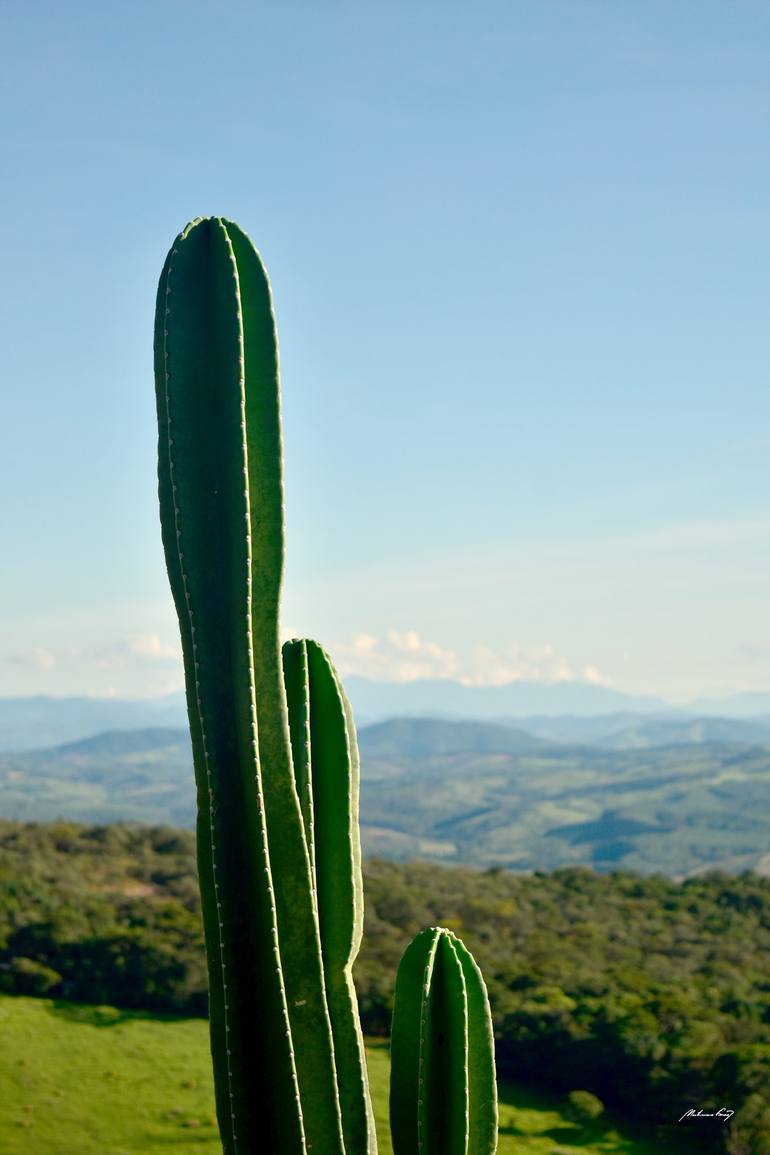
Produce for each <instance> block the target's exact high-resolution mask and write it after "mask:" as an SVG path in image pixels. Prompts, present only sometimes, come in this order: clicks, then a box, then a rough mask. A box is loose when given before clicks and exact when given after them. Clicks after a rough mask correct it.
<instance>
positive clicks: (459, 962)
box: [390, 927, 497, 1155]
mask: <svg viewBox="0 0 770 1155" xmlns="http://www.w3.org/2000/svg"><path fill="white" fill-rule="evenodd" d="M391 1063H392V1066H391V1080H390V1128H391V1133H392V1136H393V1150H394V1152H395V1155H417V1153H418V1152H419V1153H420V1155H493V1153H494V1151H495V1149H496V1146H497V1089H496V1085H495V1060H494V1040H493V1036H492V1020H491V1017H490V1013H489V1003H488V1000H487V992H486V987H485V985H484V980H483V978H482V976H481V971H480V970H479V968H478V967H477V966H476V963H475V962H474V960H473V957H472V956H471V954H470V952H469V951H468V950H467V949H466V948H465V946H464V945H463V944H462V942H461V941H460V939H459V938H457V937H456V936H455V935H454V934H452V932H451V931H448V930H444V929H442V928H441V927H432V928H431V929H429V930H424V931H422V933H421V934H418V935H417V937H416V938H415V939H414V940H413V941H412V943H411V944H410V945H409V946H408V947H407V949H406V951H405V953H404V957H403V958H402V960H401V963H400V965H399V968H398V975H397V977H396V1001H395V1006H394V1009H393V1029H392V1032H391Z"/></svg>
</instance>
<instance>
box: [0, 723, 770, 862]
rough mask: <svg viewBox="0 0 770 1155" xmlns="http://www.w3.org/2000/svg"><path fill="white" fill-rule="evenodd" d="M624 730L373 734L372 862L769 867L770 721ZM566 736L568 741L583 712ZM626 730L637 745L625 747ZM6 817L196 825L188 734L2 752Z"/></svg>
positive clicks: (367, 809) (466, 728)
mask: <svg viewBox="0 0 770 1155" xmlns="http://www.w3.org/2000/svg"><path fill="white" fill-rule="evenodd" d="M595 721H596V722H597V725H595V727H594V739H595V741H597V743H598V741H599V740H600V739H601V736H602V731H601V728H600V727H598V720H595ZM621 721H622V725H621V724H620V723H619V720H618V718H617V716H611V717H609V718H607V719H605V724H604V726H605V728H604V737H605V744H604V745H600V744H596V745H593V746H590V745H586V744H580V743H575V742H562V743H558V742H556V741H554V740H553V739H551V740H548V739H545V738H544V737H542V736H539V735H532V734H530V733H528V732H527V731H526V730H525V729H524V728H523V727H514V726H507V725H502V724H499V723H485V722H458V721H446V720H443V719H413V718H406V719H405V718H400V719H393V720H391V721H389V722H385V723H378V724H375V725H372V726H367V727H363V728H362V730H361V731H360V736H359V737H360V747H361V759H362V779H363V782H362V794H361V808H362V810H361V818H362V833H363V843H364V849H365V851H366V853H368V854H379V855H383V856H386V857H391V858H396V859H408V858H415V857H426V858H434V859H439V860H442V861H445V862H469V863H475V864H478V865H489V864H504V865H508V866H511V867H513V868H516V869H522V870H533V869H550V868H553V867H556V866H560V865H566V864H572V863H586V864H588V865H591V866H593V867H595V868H596V869H599V870H608V869H613V868H615V867H620V866H622V867H624V868H628V869H636V870H641V871H647V872H649V871H655V870H659V871H662V872H664V873H669V874H674V875H681V874H687V873H691V872H696V871H699V870H702V869H704V868H706V867H707V866H713V865H721V866H723V867H724V868H725V869H731V870H740V869H744V868H747V867H754V868H758V869H762V870H764V869H765V868H766V866H768V865H770V855H768V854H767V849H768V846H770V806H769V805H768V802H770V734H768V739H767V742H766V743H765V744H762V743H759V742H757V741H756V737H757V734H758V733H763V732H764V731H763V729H762V727H761V726H759V724H758V723H755V722H752V723H750V724H748V725H747V724H745V723H742V722H740V721H736V720H728V721H729V723H730V724H729V726H728V725H727V724H726V721H725V720H722V722H723V723H725V724H720V726H719V727H718V728H717V732H718V733H720V734H722V735H723V736H724V737H725V739H727V738H728V737H729V738H730V740H724V741H720V742H715V741H707V740H705V739H706V738H707V737H708V735H709V734H710V733H711V729H710V724H709V725H706V724H698V725H693V724H689V728H688V727H685V728H684V729H680V730H678V731H677V733H678V734H679V736H680V737H681V736H686V735H692V734H695V735H696V736H698V735H699V736H700V739H701V740H700V741H695V742H690V743H689V744H684V743H682V744H676V743H672V742H671V741H670V738H671V734H670V732H669V730H668V729H667V727H665V726H664V729H663V735H664V736H665V737H666V739H667V742H666V744H665V745H661V746H654V745H650V746H644V745H641V744H640V743H639V729H640V728H642V729H643V724H642V723H637V724H636V728H635V729H634V727H633V726H632V725H631V724H630V722H629V718H628V717H627V716H624V717H623V719H622V720H621ZM550 725H551V730H552V731H553V730H554V729H555V726H554V722H553V720H550ZM655 725H657V723H656V724H655ZM565 730H566V732H567V734H568V735H569V736H571V735H572V733H573V732H574V719H566V720H565ZM629 730H630V731H631V733H632V736H633V738H634V741H635V743H636V744H635V746H634V747H633V748H630V749H628V748H627V749H617V748H615V747H614V745H613V744H614V743H617V742H618V741H619V738H618V735H619V734H624V733H626V734H627V733H629ZM768 730H770V726H769V727H768ZM657 732H658V731H657V730H655V728H654V726H653V730H652V731H651V733H650V734H648V737H651V736H654V735H655V733H657ZM742 734H743V737H744V739H745V740H741V735H742ZM0 815H1V816H4V817H8V818H19V819H24V820H27V821H45V820H54V819H57V818H60V817H61V818H69V819H72V820H79V821H85V822H114V821H123V820H126V821H138V822H146V823H158V822H165V823H169V824H172V825H181V826H188V827H191V826H193V825H194V821H195V787H194V779H193V772H192V754H191V748H190V739H189V734H188V732H187V731H186V730H183V729H173V730H170V729H164V728H154V729H150V730H143V731H130V730H121V731H108V732H106V733H104V734H101V735H96V736H91V737H89V738H87V739H83V740H80V741H77V742H72V743H66V744H63V745H60V746H57V747H54V748H51V749H47V750H38V751H26V752H21V753H17V754H13V755H8V754H6V755H0Z"/></svg>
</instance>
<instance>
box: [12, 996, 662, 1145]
mask: <svg viewBox="0 0 770 1155" xmlns="http://www.w3.org/2000/svg"><path fill="white" fill-rule="evenodd" d="M369 1058H370V1070H371V1082H372V1094H373V1098H374V1105H375V1116H376V1120H377V1129H378V1134H379V1137H380V1155H391V1147H390V1141H389V1139H388V1138H387V1134H388V1127H387V1112H388V1107H387V1101H388V1100H387V1087H388V1052H387V1048H386V1047H385V1046H383V1045H380V1044H377V1043H376V1042H375V1043H372V1045H371V1047H370V1049H369ZM0 1088H2V1093H1V1094H0V1151H2V1152H3V1155H75V1153H77V1155H171V1153H174V1155H218V1153H219V1152H220V1151H221V1148H220V1146H219V1142H218V1138H217V1130H216V1125H215V1122H214V1104H213V1094H212V1085H211V1072H210V1066H209V1052H208V1032H207V1026H206V1024H205V1023H204V1022H202V1021H201V1020H199V1019H182V1020H180V1019H174V1020H172V1019H161V1018H158V1017H156V1016H152V1015H137V1014H125V1013H123V1012H121V1011H117V1010H114V1009H112V1008H111V1007H84V1006H75V1005H71V1004H63V1003H55V1002H51V1001H50V1000H44V999H26V998H11V997H8V996H0ZM501 1100H502V1101H501V1108H500V1145H499V1149H498V1150H499V1155H569V1153H575V1155H576V1153H577V1152H582V1155H653V1152H654V1150H655V1148H654V1147H653V1146H652V1145H648V1144H644V1143H640V1142H638V1141H632V1140H631V1139H624V1138H622V1137H621V1136H620V1135H619V1134H618V1133H617V1132H616V1131H614V1130H612V1129H608V1130H606V1131H604V1132H603V1133H601V1134H596V1133H595V1134H593V1135H586V1134H585V1133H581V1131H580V1129H579V1128H578V1127H575V1126H573V1125H572V1124H571V1123H569V1122H567V1120H566V1119H565V1118H564V1116H563V1115H562V1114H560V1112H559V1111H558V1109H557V1106H556V1104H555V1103H554V1101H552V1100H549V1099H548V1098H546V1097H544V1096H538V1095H536V1094H533V1093H531V1092H529V1091H527V1092H524V1091H522V1090H521V1089H517V1088H511V1087H507V1088H504V1089H503V1093H502V1095H501Z"/></svg>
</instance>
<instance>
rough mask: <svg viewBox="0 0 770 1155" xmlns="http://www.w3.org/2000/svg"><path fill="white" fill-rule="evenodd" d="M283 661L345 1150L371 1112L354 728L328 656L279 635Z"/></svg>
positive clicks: (359, 1153) (365, 1145) (372, 1148)
mask: <svg viewBox="0 0 770 1155" xmlns="http://www.w3.org/2000/svg"><path fill="white" fill-rule="evenodd" d="M283 666H284V678H285V681H286V692H287V699H288V704H289V723H290V730H291V740H292V751H293V756H294V772H295V777H296V781H297V793H298V795H299V798H300V805H301V807H302V813H303V819H304V823H305V831H306V836H307V841H308V847H309V851H310V861H311V864H312V868H313V875H314V883H315V892H316V896H317V904H318V921H319V927H320V932H321V953H322V957H323V968H324V980H325V983H326V999H327V1004H328V1007H329V1015H330V1018H331V1024H332V1035H333V1038H334V1054H335V1060H336V1065H337V1076H338V1085H339V1095H340V1106H341V1110H342V1129H343V1134H344V1138H345V1150H346V1151H347V1152H349V1153H350V1155H374V1153H375V1152H376V1138H375V1132H374V1119H373V1115H372V1110H371V1106H370V1100H369V1086H368V1077H367V1071H366V1054H365V1051H364V1041H363V1036H362V1034H361V1026H360V1023H359V1018H358V1004H357V1001H356V992H355V988H354V986H353V975H352V967H353V963H354V961H355V958H356V955H357V954H358V949H359V946H360V944H361V936H362V933H363V922H364V891H363V878H362V873H361V843H360V834H359V825H358V803H359V781H360V770H359V757H358V743H357V740H356V731H355V726H354V724H353V715H352V711H351V709H350V703H349V702H348V699H347V696H346V695H345V692H344V690H343V688H342V685H341V683H340V681H339V678H338V677H337V674H336V671H335V669H334V666H333V665H332V662H331V659H330V658H329V655H328V654H327V653H326V652H325V650H323V649H322V647H321V646H319V645H318V643H317V642H313V641H310V640H308V639H295V640H293V641H290V642H286V643H285V644H284V647H283Z"/></svg>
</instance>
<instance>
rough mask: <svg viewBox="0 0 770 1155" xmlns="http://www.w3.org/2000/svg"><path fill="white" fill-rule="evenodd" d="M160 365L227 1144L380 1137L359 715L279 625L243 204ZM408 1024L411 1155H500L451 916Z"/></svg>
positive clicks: (263, 388) (190, 295) (168, 520)
mask: <svg viewBox="0 0 770 1155" xmlns="http://www.w3.org/2000/svg"><path fill="white" fill-rule="evenodd" d="M155 381H156V400H157V413H158V429H159V439H158V492H159V499H160V513H161V532H162V538H163V546H164V552H165V556H166V566H167V569H168V575H169V581H170V585H171V590H172V594H173V597H174V602H175V605H176V610H177V615H178V618H179V628H180V633H181V638H182V650H183V655H184V666H185V682H186V686H187V706H188V714H189V718H190V732H191V736H192V744H193V757H194V763H195V776H196V785H197V796H198V824H197V848H198V873H199V879H200V889H201V903H202V911H203V925H204V934H205V941H206V954H207V960H208V970H209V1019H210V1033H211V1049H212V1057H213V1062H214V1084H215V1092H216V1101H217V1116H218V1120H219V1126H220V1133H221V1137H222V1143H223V1147H224V1153H225V1155H258V1153H259V1155H376V1140H375V1132H374V1122H373V1116H372V1109H371V1103H370V1098H369V1092H368V1083H367V1075H366V1063H365V1053H364V1046H363V1039H362V1036H361V1028H360V1024H359V1019H358V1010H357V1005H356V999H355V990H354V987H353V980H352V973H351V972H352V966H353V963H354V961H355V958H356V955H357V953H358V948H359V945H360V941H361V933H362V926H363V888H362V881H361V847H360V840H359V828H358V797H359V761H358V748H357V744H356V735H355V727H354V724H353V717H352V713H351V709H350V704H349V702H348V700H347V698H346V696H345V693H344V691H343V689H342V686H341V684H340V681H339V678H338V677H337V675H336V672H335V670H334V667H333V666H332V663H331V661H330V659H329V657H328V655H327V654H326V653H325V651H324V650H323V649H322V648H321V647H320V646H319V645H318V644H317V643H316V642H312V641H309V640H305V639H295V640H294V641H291V642H287V643H286V645H285V646H284V647H283V649H282V648H281V645H280V640H279V638H280V631H279V608H280V593H281V581H282V571H283V552H284V541H283V537H284V523H283V479H282V470H283V465H282V445H281V424H280V382H279V369H278V345H277V340H276V333H275V321H274V316H273V308H272V301H271V295H270V286H269V283H268V280H267V275H266V273H265V270H264V267H263V265H262V262H261V260H260V258H259V255H258V253H257V252H256V250H255V248H254V246H253V244H252V243H251V241H250V240H249V238H248V237H247V236H246V235H245V234H244V233H243V232H242V230H241V229H240V228H239V227H238V226H237V225H236V224H234V223H233V222H232V221H228V220H225V219H223V218H220V217H210V218H205V219H202V218H199V219H198V220H195V221H193V222H192V223H191V224H189V225H188V226H187V227H186V228H185V229H184V230H183V231H182V232H181V233H180V234H179V236H178V237H177V239H176V241H175V243H174V245H173V247H172V249H171V251H170V252H169V254H168V256H167V258H166V262H165V264H164V266H163V271H162V274H161V278H160V284H159V286H158V297H157V305H156V314H155ZM426 936H427V937H426ZM411 1012H415V1013H417V1019H415V1021H414V1022H410V1021H408V1020H409V1016H410V1014H411ZM415 1031H416V1032H417V1033H416V1034H415ZM439 1036H441V1037H439ZM393 1045H394V1052H393V1057H394V1074H393V1089H392V1094H391V1119H392V1126H393V1134H394V1143H395V1144H396V1155H417V1153H418V1152H419V1153H423V1152H424V1153H425V1155H455V1153H458V1155H459V1153H461V1152H462V1153H463V1155H492V1153H493V1152H494V1149H495V1142H496V1140H495V1135H494V1134H493V1128H494V1125H495V1119H496V1107H495V1102H494V1059H493V1057H492V1054H491V1029H489V1009H488V1005H487V1002H486V992H485V990H484V986H483V982H482V980H481V976H480V973H479V972H478V968H477V967H476V965H475V963H474V962H473V960H472V959H471V957H470V955H469V954H468V952H467V951H465V948H464V947H463V946H462V944H461V943H460V942H459V940H458V939H455V938H454V936H452V935H450V934H449V933H448V932H445V931H429V932H425V933H424V934H423V935H419V936H418V938H417V939H416V940H415V942H414V943H413V944H412V946H410V947H409V948H408V950H407V952H406V955H405V956H404V960H403V962H402V965H401V967H400V969H399V977H398V983H397V1001H396V1015H395V1018H394V1035H393ZM415 1048H416V1049H415ZM396 1060H398V1063H397V1064H396ZM474 1064H475V1065H474ZM490 1079H491V1087H490ZM425 1089H427V1090H426V1092H425V1095H423V1091H424V1090H425ZM442 1095H448V1096H449V1098H447V1099H445V1101H444V1102H443V1103H442V1101H441V1096H442ZM423 1098H424V1099H425V1102H424V1103H423V1102H422V1099H423ZM443 1110H445V1111H446V1115H444V1114H442V1111H443ZM495 1133H496V1132H495ZM485 1144H486V1145H485Z"/></svg>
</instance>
